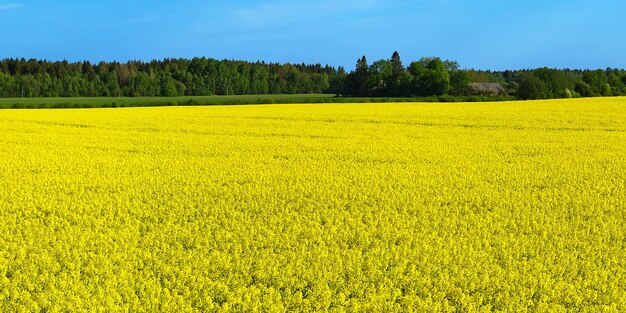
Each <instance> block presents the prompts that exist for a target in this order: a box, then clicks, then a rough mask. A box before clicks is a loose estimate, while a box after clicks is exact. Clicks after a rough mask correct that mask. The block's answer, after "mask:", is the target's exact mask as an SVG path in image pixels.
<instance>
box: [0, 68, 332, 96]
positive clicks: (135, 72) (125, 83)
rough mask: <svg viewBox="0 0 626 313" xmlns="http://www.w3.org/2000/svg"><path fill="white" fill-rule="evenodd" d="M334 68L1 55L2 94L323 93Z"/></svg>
mask: <svg viewBox="0 0 626 313" xmlns="http://www.w3.org/2000/svg"><path fill="white" fill-rule="evenodd" d="M336 73H337V69H335V68H333V67H330V66H321V65H320V64H315V65H306V64H299V65H298V64H276V63H264V62H256V63H252V62H245V61H231V60H222V61H219V60H215V59H207V58H193V59H191V60H189V59H164V60H161V61H157V60H154V61H151V62H142V61H130V62H127V63H118V62H99V63H97V64H92V63H90V62H89V61H84V62H73V63H70V62H68V61H57V62H50V61H46V60H35V59H31V60H25V59H5V60H2V61H0V97H7V98H11V97H12V98H19V97H97V96H100V97H117V96H126V97H151V96H163V97H176V96H211V95H256V94H310V93H324V92H325V91H327V90H328V89H329V86H330V85H329V79H330V77H333V76H335V75H336Z"/></svg>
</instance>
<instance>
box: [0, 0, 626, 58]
mask: <svg viewBox="0 0 626 313" xmlns="http://www.w3.org/2000/svg"><path fill="white" fill-rule="evenodd" d="M624 12H626V2H624V1H618V0H606V1H582V0H569V1H564V0H554V1H540V0H529V1H496V0H474V1H463V0H438V1H434V0H428V1H427V0H415V1H401V0H390V1H379V0H362V1H356V0H318V1H315V2H311V1H287V0H262V1H244V0H232V1H227V2H222V1H219V2H217V1H199V0H181V1H161V0H155V1H147V0H136V1H129V0H127V1H121V0H110V1H96V0H82V1H78V0H50V1H35V0H23V1H22V0H13V1H4V0H0V29H1V30H0V35H1V38H2V39H1V42H0V58H9V57H25V58H40V59H49V60H63V59H67V60H70V61H78V60H91V61H100V60H107V61H111V60H117V61H126V60H131V59H139V60H151V59H162V58H166V57H186V58H190V57H194V56H206V57H210V58H216V59H237V60H248V61H257V60H265V61H267V62H293V63H302V62H304V63H322V64H330V65H334V66H339V65H343V66H345V67H346V68H347V69H352V68H354V64H355V62H356V59H357V58H358V57H360V56H361V55H364V54H365V55H366V56H367V58H368V60H369V61H370V62H372V61H374V60H377V59H381V58H385V59H387V58H389V57H390V56H391V54H392V53H393V51H394V50H397V51H398V52H399V53H400V56H401V57H402V60H403V61H404V62H405V63H408V61H411V60H417V59H419V58H420V57H422V56H439V57H442V58H445V59H452V60H457V61H458V62H459V63H460V64H461V66H462V67H464V68H479V69H495V70H498V69H520V68H535V67H541V66H548V67H557V68H563V67H569V68H606V67H620V68H626V40H625V38H626V18H624Z"/></svg>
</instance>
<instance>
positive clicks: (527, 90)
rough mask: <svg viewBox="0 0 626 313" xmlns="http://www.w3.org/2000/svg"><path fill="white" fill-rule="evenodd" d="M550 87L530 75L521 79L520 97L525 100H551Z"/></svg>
mask: <svg viewBox="0 0 626 313" xmlns="http://www.w3.org/2000/svg"><path fill="white" fill-rule="evenodd" d="M549 95H550V87H549V86H548V85H547V84H546V83H545V82H544V81H543V80H541V79H540V78H538V77H536V76H534V75H532V74H528V75H526V76H524V77H522V78H521V79H520V82H519V90H518V96H519V98H520V99H523V100H535V99H546V98H549Z"/></svg>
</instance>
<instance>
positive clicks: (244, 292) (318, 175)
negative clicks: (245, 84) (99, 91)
mask: <svg viewBox="0 0 626 313" xmlns="http://www.w3.org/2000/svg"><path fill="white" fill-rule="evenodd" d="M625 160H626V99H624V98H612V99H593V100H567V101H539V102H524V103H516V102H510V103H472V104H462V103H458V104H456V103H455V104H442V103H436V104H380V105H354V104H344V105H274V106H242V107H176V108H171V107H170V108H129V109H93V110H17V111H13V110H6V111H1V112H0V190H1V192H0V311H4V312H13V311H23V312H26V311H44V310H45V311H49V312H55V311H65V310H70V311H74V310H75V311H92V312H93V311H101V312H109V311H111V312H114V311H133V312H154V311H178V312H192V311H209V312H210V311H217V312H227V311H259V312H285V311H326V310H327V311H337V312H340V311H347V312H362V311H375V312H389V311H417V312H422V311H437V312H441V311H443V312H455V311H456V312H475V311H510V312H526V311H538V312H545V311H555V312H559V311H566V310H574V309H576V310H578V309H579V310H580V311H583V312H584V311H589V312H620V311H621V312H624V311H626V231H625V230H626V216H625V213H626V202H625V201H626V200H625V199H626V183H625V181H626V161H625Z"/></svg>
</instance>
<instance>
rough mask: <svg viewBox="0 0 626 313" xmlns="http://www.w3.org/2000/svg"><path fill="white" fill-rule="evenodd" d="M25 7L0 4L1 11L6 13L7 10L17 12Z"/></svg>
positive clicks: (13, 4)
mask: <svg viewBox="0 0 626 313" xmlns="http://www.w3.org/2000/svg"><path fill="white" fill-rule="evenodd" d="M23 6H24V5H23V4H21V3H6V4H0V11H6V10H15V9H19V8H21V7H23Z"/></svg>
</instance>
